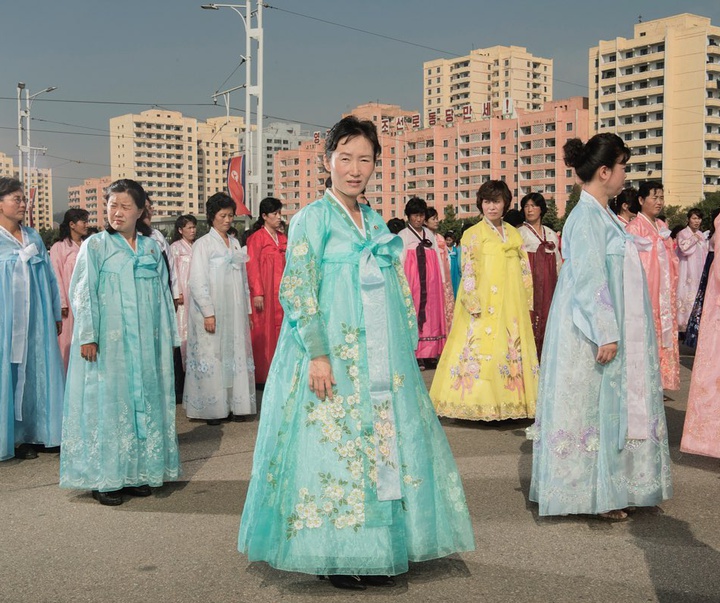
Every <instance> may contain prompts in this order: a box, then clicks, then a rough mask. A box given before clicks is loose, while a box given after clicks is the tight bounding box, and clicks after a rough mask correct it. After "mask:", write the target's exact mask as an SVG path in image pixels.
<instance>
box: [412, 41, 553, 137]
mask: <svg viewBox="0 0 720 603" xmlns="http://www.w3.org/2000/svg"><path fill="white" fill-rule="evenodd" d="M552 97H553V61H552V59H545V58H541V57H536V56H534V55H533V54H531V53H529V52H528V51H527V49H526V48H523V47H520V46H493V47H491V48H481V49H477V50H473V51H471V52H470V54H468V55H466V56H463V57H456V58H453V59H435V60H433V61H427V62H425V63H423V123H424V125H425V126H426V127H429V126H431V125H433V123H432V122H433V121H434V120H436V119H441V118H444V116H445V115H446V112H447V111H452V112H454V113H459V112H461V111H462V109H463V107H466V106H468V107H470V109H469V111H471V112H472V114H473V115H475V116H477V117H490V115H491V114H494V113H496V112H500V111H503V112H504V113H506V114H509V115H513V114H514V110H525V111H536V110H540V109H541V108H542V106H543V104H544V103H546V102H548V101H550V100H551V99H552ZM487 102H489V103H490V105H489V106H486V103H487Z"/></svg>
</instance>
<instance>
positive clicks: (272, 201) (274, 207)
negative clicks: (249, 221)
mask: <svg viewBox="0 0 720 603" xmlns="http://www.w3.org/2000/svg"><path fill="white" fill-rule="evenodd" d="M281 209H282V201H280V199H276V198H275V197H265V198H264V199H263V200H262V201H260V209H258V219H257V221H256V222H255V224H253V226H252V230H251V232H255V231H256V230H260V229H261V228H262V227H263V225H264V224H265V218H263V214H266V215H267V214H272V213H275V212H276V211H280V210H281Z"/></svg>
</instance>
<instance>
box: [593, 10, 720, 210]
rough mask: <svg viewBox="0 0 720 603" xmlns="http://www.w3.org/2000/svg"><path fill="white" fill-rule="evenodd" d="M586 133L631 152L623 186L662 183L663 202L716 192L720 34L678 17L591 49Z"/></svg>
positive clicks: (719, 176)
mask: <svg viewBox="0 0 720 603" xmlns="http://www.w3.org/2000/svg"><path fill="white" fill-rule="evenodd" d="M589 73H590V80H589V84H590V86H589V87H590V106H589V108H590V119H591V133H595V132H615V133H617V134H618V135H619V136H621V137H622V138H623V139H624V140H625V141H626V143H627V144H628V146H629V147H630V148H631V149H632V153H633V156H632V158H631V160H630V162H629V166H628V170H627V172H628V173H627V182H628V184H630V185H632V186H637V185H638V184H639V183H640V182H642V181H643V180H648V179H652V180H662V182H663V183H664V185H665V201H666V202H667V203H672V204H678V205H692V204H693V203H696V202H697V201H698V200H700V199H701V198H702V197H703V195H704V194H705V193H706V192H715V191H718V190H720V27H717V26H713V25H712V24H711V22H710V19H708V18H706V17H701V16H697V15H691V14H680V15H674V16H672V17H667V18H664V19H656V20H654V21H647V22H645V23H637V24H636V25H635V26H634V31H633V37H632V38H629V39H628V38H622V37H618V38H616V39H614V40H607V41H600V42H599V44H598V46H595V47H593V48H591V49H590V53H589Z"/></svg>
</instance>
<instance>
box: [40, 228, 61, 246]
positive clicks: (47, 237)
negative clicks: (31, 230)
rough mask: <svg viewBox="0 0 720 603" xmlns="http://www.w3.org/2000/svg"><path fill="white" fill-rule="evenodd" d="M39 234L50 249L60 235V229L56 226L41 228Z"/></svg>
mask: <svg viewBox="0 0 720 603" xmlns="http://www.w3.org/2000/svg"><path fill="white" fill-rule="evenodd" d="M38 234H39V235H40V238H41V239H42V240H43V243H45V247H46V248H47V249H48V250H50V247H52V245H53V243H54V242H55V241H56V240H57V238H58V236H60V231H59V230H55V229H54V228H40V229H39V230H38Z"/></svg>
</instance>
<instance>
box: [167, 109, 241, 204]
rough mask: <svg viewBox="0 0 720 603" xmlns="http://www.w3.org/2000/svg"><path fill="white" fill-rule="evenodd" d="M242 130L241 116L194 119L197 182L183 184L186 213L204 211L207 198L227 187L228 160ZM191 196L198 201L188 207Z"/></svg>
mask: <svg viewBox="0 0 720 603" xmlns="http://www.w3.org/2000/svg"><path fill="white" fill-rule="evenodd" d="M244 131H245V121H244V120H243V118H242V117H233V116H230V117H212V118H209V119H208V120H207V121H206V122H202V121H199V122H197V147H196V148H197V181H192V180H191V181H188V182H187V183H186V185H187V195H188V197H187V201H188V210H187V212H185V213H188V212H191V213H194V214H204V213H205V203H206V201H207V200H208V198H209V197H211V196H212V195H214V194H215V193H217V192H218V191H224V190H226V189H227V168H228V161H229V159H230V158H231V157H234V156H235V155H237V154H238V153H240V136H241V135H242V133H243V132H244ZM193 193H195V194H194V195H193ZM193 199H197V204H196V205H193V206H191V205H190V202H191V201H192V200H193ZM175 213H177V212H175ZM161 215H162V214H161ZM164 215H168V214H164ZM170 215H172V214H170Z"/></svg>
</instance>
